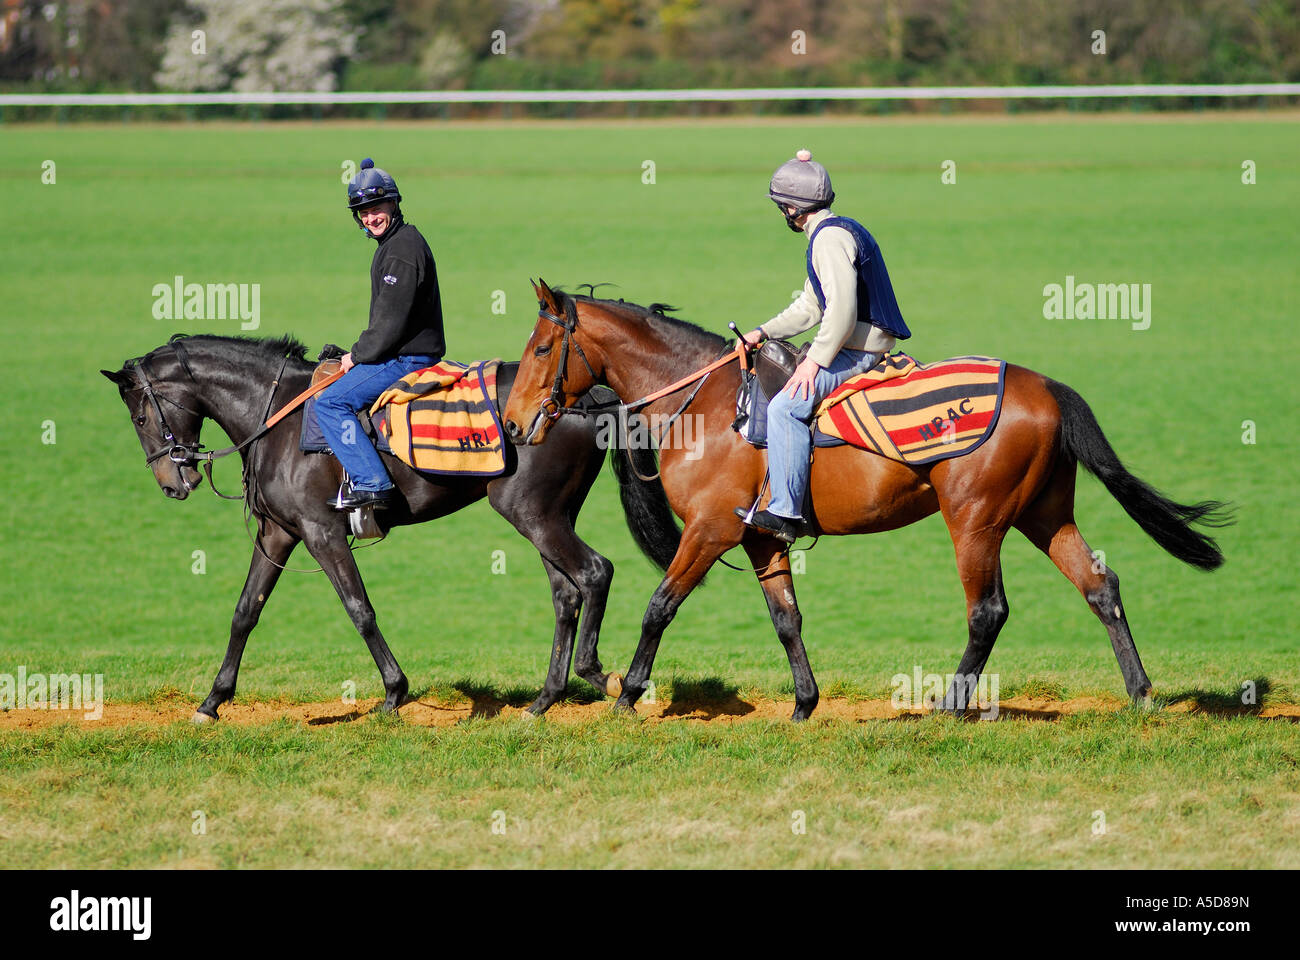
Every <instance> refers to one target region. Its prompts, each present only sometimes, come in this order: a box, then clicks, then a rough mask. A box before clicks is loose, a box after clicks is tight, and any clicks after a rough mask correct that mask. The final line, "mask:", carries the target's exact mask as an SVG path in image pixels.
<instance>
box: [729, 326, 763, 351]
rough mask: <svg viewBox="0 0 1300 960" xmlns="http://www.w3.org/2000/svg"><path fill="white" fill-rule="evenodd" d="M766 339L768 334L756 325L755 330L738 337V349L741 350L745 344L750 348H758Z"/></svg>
mask: <svg viewBox="0 0 1300 960" xmlns="http://www.w3.org/2000/svg"><path fill="white" fill-rule="evenodd" d="M766 339H767V336H766V334H764V333H763V331H762V329H761V328H759V327H755V328H754V329H753V330H751V331H749V333H747V334H745V335H744V336H742V337H737V338H736V349H737V350H739V349H740V348H741V346H742V345H743V346H746V347H748V348H749V349H750V350H757V349H758V347H759V344H761V343H762V342H763V341H764V340H766Z"/></svg>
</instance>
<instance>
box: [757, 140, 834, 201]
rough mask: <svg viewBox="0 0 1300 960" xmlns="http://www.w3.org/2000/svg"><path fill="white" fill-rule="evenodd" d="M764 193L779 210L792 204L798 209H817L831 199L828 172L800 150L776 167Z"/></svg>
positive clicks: (831, 193) (832, 192) (831, 191)
mask: <svg viewBox="0 0 1300 960" xmlns="http://www.w3.org/2000/svg"><path fill="white" fill-rule="evenodd" d="M767 195H768V197H769V198H770V199H771V200H772V202H773V203H775V204H776V205H777V206H778V207H780V208H781V212H782V213H785V208H786V207H787V206H790V207H794V208H795V209H796V210H798V211H799V213H808V212H809V211H812V210H821V209H823V208H825V207H829V206H830V205H831V201H833V200H834V199H835V191H834V190H832V189H831V175H830V174H829V173H827V172H826V168H825V167H823V166H822V165H821V164H820V163H818V162H817V161H816V160H814V159H813V158H812V154H811V153H810V152H809V151H807V150H800V151H799V152H798V153H796V154H795V155H794V158H793V159H791V160H787V161H786V162H785V163H783V164H781V166H779V167H777V168H776V173H774V174H772V182H771V183H770V184H769V185H768V188H767Z"/></svg>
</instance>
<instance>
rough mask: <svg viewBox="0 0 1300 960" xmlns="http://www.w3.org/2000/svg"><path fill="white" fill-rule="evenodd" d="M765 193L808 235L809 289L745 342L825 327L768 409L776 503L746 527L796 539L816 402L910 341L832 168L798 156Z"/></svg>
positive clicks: (879, 259) (879, 260)
mask: <svg viewBox="0 0 1300 960" xmlns="http://www.w3.org/2000/svg"><path fill="white" fill-rule="evenodd" d="M768 196H769V197H770V198H771V199H772V200H773V201H774V202H775V203H776V205H777V207H778V208H780V210H781V213H782V214H783V215H784V217H785V221H786V224H787V225H788V226H789V227H790V229H791V230H793V231H794V232H795V233H803V234H805V235H807V237H808V255H807V262H806V265H807V272H808V279H807V281H806V282H805V283H804V288H803V293H802V294H800V296H799V297H798V299H796V300H795V301H794V303H792V304H790V306H788V307H786V309H785V310H783V311H782V312H781V313H779V314H777V315H776V316H775V317H773V318H772V319H771V320H768V321H766V322H765V323H763V324H761V325H760V326H758V327H757V328H755V329H754V330H752V331H751V332H750V333H748V334H746V335H745V337H744V339H745V340H746V341H748V343H749V344H751V345H754V344H757V343H758V342H759V341H760V340H763V339H767V338H774V337H792V336H795V335H797V334H800V333H803V332H804V331H805V330H810V329H812V328H813V327H815V326H817V325H818V324H821V329H820V330H818V332H817V336H816V337H815V338H814V339H813V341H812V345H811V347H810V348H809V350H808V354H807V356H806V357H805V358H804V359H803V361H802V362H800V364H799V366H798V367H797V368H796V369H795V372H794V374H793V375H792V376H791V377H790V379H789V381H787V383H786V386H785V388H784V389H782V390H781V392H780V393H778V394H777V395H776V396H775V397H773V398H772V400H771V401H770V403H769V404H768V408H767V423H768V435H767V458H768V473H769V476H770V478H771V487H772V500H771V503H770V504H768V507H767V509H765V510H759V511H756V512H755V513H754V515H753V516H752V517H750V516H749V507H747V506H746V507H737V508H736V514H737V516H739V517H740V518H741V519H743V520H745V522H746V523H748V524H749V525H750V526H752V527H755V528H757V529H759V530H762V531H764V532H765V533H770V534H773V535H774V536H776V537H779V538H780V539H782V540H784V541H786V542H787V543H793V542H794V540H795V537H796V536H797V535H798V534H799V533H800V532H801V531H802V530H803V527H804V517H803V504H804V494H805V491H806V490H807V487H808V470H809V453H810V452H811V447H812V436H811V431H810V430H809V426H808V424H809V422H810V421H811V420H812V417H813V414H814V413H815V412H816V410H817V406H818V404H820V403H821V401H822V400H824V399H825V398H826V397H827V395H829V394H830V393H831V391H833V390H834V389H835V388H836V387H838V386H839V385H840V384H842V383H844V382H845V381H846V380H848V379H850V378H851V377H854V376H856V375H857V374H859V373H863V372H865V371H867V370H870V369H871V368H872V367H874V366H875V365H876V364H877V363H879V362H880V360H881V358H882V357H883V356H884V355H885V354H887V353H889V351H890V350H892V349H893V348H894V344H895V343H896V342H897V341H898V340H905V339H907V338H908V337H910V336H911V335H912V332H911V331H910V330H908V329H907V324H906V323H904V322H903V316H902V314H901V313H900V312H899V309H898V301H897V300H896V299H895V297H894V288H893V285H892V284H891V283H890V282H889V272H888V271H887V270H886V269H885V261H884V257H883V256H882V255H881V253H880V245H879V244H877V243H876V240H875V238H874V237H872V235H871V234H870V233H868V232H867V229H866V228H865V227H863V226H862V224H860V223H858V222H857V221H856V220H851V219H849V218H848V217H838V216H836V215H835V214H834V213H833V212H832V211H831V210H830V205H831V202H832V201H833V200H834V199H835V192H834V191H833V190H832V189H831V178H830V175H829V174H827V172H826V168H825V167H823V166H822V165H821V164H820V163H817V162H816V161H814V160H813V159H812V154H811V153H809V152H808V151H807V150H800V151H799V152H798V153H797V154H796V155H795V158H794V159H793V160H789V161H787V162H786V163H784V164H782V165H781V166H780V167H779V168H777V171H776V173H774V174H773V175H772V182H771V184H770V186H769V188H768Z"/></svg>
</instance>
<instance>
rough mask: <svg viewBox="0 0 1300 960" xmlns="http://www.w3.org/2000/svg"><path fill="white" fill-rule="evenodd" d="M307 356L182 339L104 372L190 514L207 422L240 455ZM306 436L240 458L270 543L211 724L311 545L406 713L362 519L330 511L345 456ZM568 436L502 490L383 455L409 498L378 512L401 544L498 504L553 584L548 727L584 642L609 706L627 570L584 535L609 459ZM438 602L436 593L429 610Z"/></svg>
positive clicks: (504, 480) (545, 696) (253, 567)
mask: <svg viewBox="0 0 1300 960" xmlns="http://www.w3.org/2000/svg"><path fill="white" fill-rule="evenodd" d="M305 351H306V347H305V346H303V345H302V344H301V343H298V342H297V341H295V340H293V339H291V338H288V337H282V338H280V339H250V338H243V337H217V336H195V337H184V338H180V337H173V338H172V340H171V341H169V342H168V343H167V344H166V345H164V346H161V347H158V348H157V349H155V350H153V351H152V352H150V353H149V354H147V355H146V356H144V357H141V358H138V359H136V360H128V361H127V362H126V363H125V364H123V365H122V368H121V369H120V370H117V371H114V372H110V371H108V370H103V371H100V372H101V373H103V374H104V376H106V377H108V378H109V379H110V380H112V381H113V382H114V383H116V384H117V386H118V390H119V392H120V393H121V397H122V400H123V402H124V403H125V404H126V406H127V409H128V410H129V411H130V412H131V418H132V422H133V423H134V424H135V431H136V434H137V435H138V436H139V438H140V444H141V446H142V447H143V448H144V450H145V456H146V458H147V462H148V464H149V466H150V468H151V469H152V470H153V474H154V478H155V479H156V480H157V481H158V486H160V487H161V488H162V491H163V493H165V494H166V495H167V496H169V497H172V498H174V499H177V500H184V499H185V498H186V497H187V496H189V494H190V491H192V490H194V489H195V488H196V487H198V485H199V483H200V481H201V480H202V476H201V475H200V473H199V472H198V470H197V469H196V465H197V464H196V460H195V459H194V458H193V457H192V456H189V457H188V458H186V455H187V454H193V453H194V452H195V451H197V449H198V445H199V431H200V428H201V427H202V425H203V421H204V420H205V419H209V418H210V419H211V420H213V421H214V422H215V423H217V424H218V425H219V426H220V427H221V429H223V430H224V431H225V432H226V434H227V435H228V436H229V437H230V439H231V440H232V441H233V442H234V443H236V444H239V443H242V442H244V441H245V440H246V439H247V438H249V437H251V436H252V435H253V434H254V433H255V431H257V429H258V428H259V426H260V425H261V424H262V423H263V421H264V420H265V419H266V417H267V416H268V414H270V413H271V412H273V411H275V410H277V409H278V408H279V407H280V406H281V405H283V404H284V403H286V402H287V401H288V400H289V399H290V398H292V397H294V396H296V395H297V394H298V393H299V392H300V391H302V390H304V389H305V388H306V387H307V385H308V382H309V380H310V378H311V372H312V367H313V365H312V364H311V363H310V362H308V361H307V360H306V359H305V358H304V354H305ZM517 366H518V365H517V364H514V363H507V364H502V366H501V368H500V370H499V373H498V377H497V396H498V404H503V403H504V402H505V399H506V398H507V397H509V395H510V390H511V384H512V382H513V380H514V376H515V371H516V369H517ZM154 398H156V402H155V399H154ZM301 429H302V410H301V408H299V409H298V410H296V411H295V412H293V413H291V414H290V415H288V416H287V417H286V418H285V419H284V420H283V421H282V422H281V423H280V424H278V425H276V426H275V427H274V428H272V429H271V431H270V432H268V433H267V434H266V435H265V436H262V437H260V438H259V439H257V440H255V441H254V442H253V443H251V444H250V445H249V446H247V447H246V448H244V449H243V450H241V451H240V453H241V455H242V457H243V460H244V478H245V483H246V487H247V502H248V507H249V509H250V510H251V512H252V514H253V516H254V517H256V518H257V535H256V541H255V546H254V550H253V559H252V562H251V564H250V566H249V570H248V579H247V580H246V581H245V583H244V590H243V593H242V594H240V597H239V602H238V603H237V604H236V605H235V616H234V619H233V621H232V623H231V626H230V643H229V646H228V647H227V649H226V657H225V660H224V661H223V662H222V664H221V669H220V670H219V671H218V673H217V677H216V680H215V682H214V683H213V685H212V692H211V693H209V694H208V696H207V699H206V700H204V701H203V704H202V705H201V706H200V707H199V708H198V711H197V712H196V713H195V720H196V721H197V722H204V721H205V720H211V719H215V718H216V716H217V708H218V707H220V706H221V704H223V703H225V702H226V701H227V700H229V699H231V698H232V697H233V696H234V694H235V681H236V678H237V676H238V673H239V663H240V658H241V657H242V655H243V652H244V644H245V643H246V642H247V640H248V635H249V633H250V632H251V631H252V629H253V627H255V626H256V625H257V620H258V617H259V615H260V614H261V612H262V608H263V607H264V606H265V604H266V601H267V599H268V598H269V597H270V595H271V590H272V589H273V588H274V587H275V584H276V581H277V579H278V578H279V576H280V571H281V568H282V567H283V566H284V565H285V563H286V562H287V561H288V559H289V554H290V553H291V552H292V551H293V548H294V547H295V546H296V545H297V544H298V543H299V542H300V541H301V542H302V543H303V544H304V545H305V546H306V548H307V550H308V551H309V552H310V553H311V555H312V557H313V558H315V560H316V562H317V563H318V564H320V566H321V567H322V568H323V569H324V571H325V574H326V576H328V577H329V579H330V582H331V583H332V584H333V585H334V589H335V590H336V591H337V592H338V595H339V598H340V599H341V600H342V601H343V606H344V607H345V608H346V609H347V612H348V615H349V616H350V617H351V618H352V622H353V624H354V625H355V626H356V628H357V630H358V632H360V634H361V636H362V638H363V639H364V640H365V642H366V646H367V647H368V648H369V649H370V653H371V656H373V657H374V658H375V664H376V665H377V666H378V667H379V672H380V675H381V676H382V677H383V681H384V690H385V692H386V696H385V698H384V702H383V704H382V705H381V707H380V709H381V710H385V711H388V710H395V709H397V708H398V707H399V706H401V704H402V700H403V698H404V697H405V695H406V691H407V680H406V676H405V674H403V672H402V669H401V667H399V666H398V664H397V660H396V659H395V658H394V657H393V654H392V651H390V650H389V648H388V644H387V642H386V641H385V640H384V637H383V634H381V633H380V631H379V626H378V624H377V622H376V618H375V611H374V608H373V607H372V606H371V604H370V600H369V598H368V597H367V596H366V589H365V586H364V585H363V584H362V582H361V575H360V573H359V572H358V570H357V565H356V562H355V560H354V559H353V557H352V551H351V550H350V549H349V547H348V534H349V524H348V517H347V515H346V514H344V513H341V512H339V511H336V510H334V509H333V508H331V507H329V506H328V505H327V504H326V501H327V500H329V499H330V498H331V497H333V496H334V495H335V494H336V493H337V491H338V486H339V483H340V481H341V479H342V475H343V468H342V467H341V466H340V465H339V462H338V461H337V460H336V459H335V458H334V457H332V456H329V455H325V454H315V453H312V454H308V453H302V452H301V451H300V450H299V448H298V442H299V435H300V432H301ZM556 433H557V436H556V438H555V441H554V444H555V445H554V447H553V448H552V447H550V445H548V448H547V449H541V448H539V449H538V450H536V451H533V450H523V449H518V450H516V448H515V447H513V445H511V444H506V471H505V473H504V474H503V475H501V476H499V477H493V478H490V479H489V478H476V477H466V478H460V477H441V476H432V475H429V474H422V473H419V472H417V471H415V470H413V469H411V468H410V467H408V466H407V465H406V464H404V463H402V462H401V461H400V460H397V459H396V458H395V457H392V456H389V455H388V454H383V455H382V456H383V460H384V465H385V466H386V467H387V468H388V472H389V474H390V475H391V476H392V478H393V482H394V483H395V484H396V485H397V487H398V489H399V490H400V492H401V494H402V496H401V498H400V499H399V501H398V502H397V503H396V504H395V505H394V506H392V507H390V508H389V509H387V510H378V511H376V512H375V518H376V520H377V521H378V522H379V525H380V526H381V528H382V529H384V530H385V531H387V529H389V528H390V527H393V526H400V525H403V524H411V523H422V522H424V521H426V520H433V519H435V518H437V517H442V516H446V515H447V514H449V513H454V512H455V511H457V510H459V509H461V508H462V507H465V506H468V505H469V504H471V503H474V502H475V501H477V500H481V499H483V498H484V497H487V499H488V502H489V503H491V505H492V507H493V509H495V510H496V511H497V512H498V513H500V514H501V515H502V516H503V517H505V518H506V519H507V520H509V521H510V522H511V523H512V524H513V525H514V526H515V529H517V530H518V531H519V532H520V533H522V534H523V535H524V536H525V537H527V538H528V539H529V540H530V541H531V542H532V544H533V546H535V547H536V548H537V550H538V552H539V553H540V554H541V556H542V564H543V565H544V566H545V568H546V574H547V577H548V578H549V579H550V582H551V598H552V600H553V602H554V605H555V637H554V641H553V648H552V655H551V662H550V667H549V670H548V673H547V677H546V684H545V686H544V687H543V689H542V692H541V693H540V694H539V695H538V697H537V699H536V700H535V701H534V702H533V703H532V704H531V706H530V707H529V710H530V711H532V712H533V713H534V714H541V713H543V712H544V711H545V710H546V709H547V708H548V707H550V706H551V704H553V703H554V702H555V701H556V700H557V699H559V697H560V696H561V695H562V694H563V692H564V690H565V687H566V685H567V683H568V673H569V661H570V658H571V656H572V653H573V643H574V637H575V634H576V635H577V640H578V650H577V658H576V661H575V663H574V668H575V670H576V671H577V673H578V674H579V676H581V677H583V678H584V679H586V680H587V681H589V682H590V683H592V684H593V685H594V686H595V687H596V689H597V690H599V691H600V692H601V693H602V694H604V693H605V692H606V690H607V685H608V684H609V682H610V681H609V677H608V676H607V675H606V674H605V673H604V672H603V670H602V668H601V665H600V660H599V659H598V657H597V653H596V641H597V638H598V635H599V632H600V622H601V618H602V617H603V616H604V613H605V603H606V599H607V597H608V595H609V586H610V581H611V580H612V578H613V575H614V567H613V564H611V563H610V562H609V561H608V560H606V559H605V558H604V557H603V556H601V555H600V554H599V553H597V552H596V551H595V550H593V549H592V548H591V547H589V546H588V545H587V544H586V543H584V542H583V541H582V540H581V539H580V538H579V537H578V535H577V534H576V533H575V532H574V529H573V525H574V522H575V520H576V518H577V516H578V510H579V509H580V508H581V507H582V504H583V501H585V500H586V497H587V493H588V491H589V490H590V489H591V485H592V482H593V481H594V480H595V478H596V475H597V473H598V472H599V470H600V465H601V463H602V462H603V459H604V451H603V450H602V449H600V447H599V446H598V444H597V442H596V433H595V429H594V427H593V426H592V424H591V423H590V422H586V421H583V420H580V419H578V418H572V419H571V421H570V422H568V423H565V424H563V425H562V427H561V428H560V429H559V430H557V431H556ZM168 434H170V435H171V437H172V438H174V439H172V438H168ZM175 444H179V445H180V446H181V449H182V452H181V453H180V454H179V455H178V456H179V457H180V458H182V459H181V462H175V461H174V460H173V459H172V457H171V456H169V455H168V454H169V451H171V450H174V449H175V447H174V445H175ZM430 549H436V547H434V546H433V545H431V546H430ZM435 599H436V597H435V595H434V594H433V593H432V592H431V593H430V595H429V602H430V603H433V602H434V601H435ZM580 614H581V629H580V630H579V616H580ZM613 689H617V682H615V685H614V687H613Z"/></svg>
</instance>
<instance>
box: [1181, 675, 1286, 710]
mask: <svg viewBox="0 0 1300 960" xmlns="http://www.w3.org/2000/svg"><path fill="white" fill-rule="evenodd" d="M1287 692H1288V691H1286V690H1285V689H1284V688H1281V687H1278V686H1277V685H1275V684H1274V683H1273V681H1272V680H1270V679H1269V678H1268V677H1255V679H1253V680H1247V681H1244V682H1243V683H1242V684H1241V686H1240V687H1238V688H1237V689H1236V690H1230V691H1227V692H1224V691H1221V690H1206V689H1205V688H1203V687H1191V688H1189V689H1186V690H1179V691H1176V692H1174V693H1170V694H1164V695H1161V696H1158V697H1157V698H1156V699H1157V702H1159V703H1160V705H1161V706H1173V705H1174V704H1178V703H1186V704H1189V705H1190V706H1191V707H1192V709H1194V710H1195V711H1196V712H1198V713H1213V714H1219V715H1223V716H1242V717H1249V716H1257V715H1258V714H1259V713H1260V712H1261V711H1263V709H1264V708H1265V707H1266V706H1268V704H1267V703H1265V700H1267V699H1278V700H1284V699H1287ZM1285 719H1293V718H1285Z"/></svg>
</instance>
